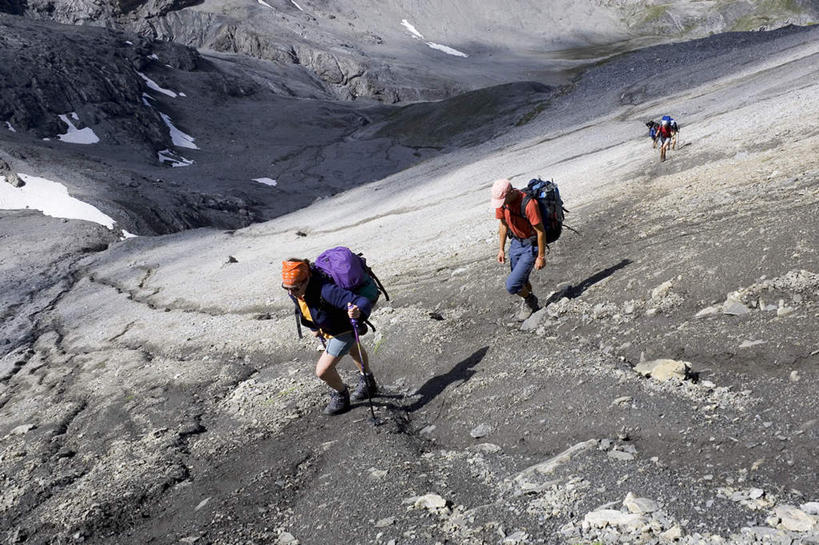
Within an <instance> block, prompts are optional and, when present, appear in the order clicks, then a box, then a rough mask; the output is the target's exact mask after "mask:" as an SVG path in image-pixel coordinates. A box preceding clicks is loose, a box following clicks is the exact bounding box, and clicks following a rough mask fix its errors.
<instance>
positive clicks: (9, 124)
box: [6, 121, 17, 132]
mask: <svg viewBox="0 0 819 545" xmlns="http://www.w3.org/2000/svg"><path fill="white" fill-rule="evenodd" d="M6 128H7V129H8V130H10V131H11V132H17V131H16V130H14V127H12V126H11V122H10V121H6Z"/></svg>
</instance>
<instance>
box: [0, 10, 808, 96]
mask: <svg viewBox="0 0 819 545" xmlns="http://www.w3.org/2000/svg"><path fill="white" fill-rule="evenodd" d="M0 11H5V12H7V13H12V14H15V15H26V16H28V17H32V18H38V19H50V20H53V21H57V22H61V23H68V24H83V25H88V24H91V25H100V26H106V27H118V28H121V29H126V30H129V31H131V32H134V33H137V34H140V35H142V36H144V37H146V38H149V39H161V40H172V41H175V42H178V43H182V44H185V45H190V46H194V47H197V48H207V49H210V50H214V51H220V52H232V53H240V54H242V55H247V56H251V57H255V58H259V59H265V60H270V61H274V62H276V63H279V64H281V65H298V66H299V67H302V68H304V69H305V70H307V71H309V72H310V73H311V74H312V76H313V77H315V78H316V79H317V81H320V82H321V83H322V85H323V86H324V87H325V90H326V91H327V92H330V93H332V94H334V95H335V96H337V97H338V98H342V99H345V100H354V99H356V98H359V97H366V98H372V99H375V100H379V101H382V102H386V103H394V102H407V101H417V100H438V99H441V98H444V97H446V96H451V95H452V94H454V93H457V92H460V91H464V90H469V89H476V88H480V87H484V86H487V85H489V84H490V82H491V81H492V76H491V75H490V73H488V72H487V71H486V70H483V69H482V68H481V67H480V65H479V64H478V65H474V64H473V66H472V67H470V66H469V64H472V63H471V61H468V62H467V63H461V64H455V65H452V70H447V71H443V72H440V71H439V72H437V73H436V71H434V70H429V69H428V60H426V59H425V58H424V57H425V52H424V50H426V51H429V49H428V46H429V44H434V45H435V46H441V45H446V47H450V46H451V47H452V48H456V50H457V48H458V47H461V48H463V49H467V50H469V55H470V56H475V55H481V54H494V55H507V51H508V50H507V46H508V45H507V44H509V43H516V44H518V46H519V47H520V49H521V50H527V51H528V50H531V49H534V48H543V47H544V46H545V48H546V49H547V50H566V49H575V48H578V49H583V48H590V47H598V46H600V45H606V44H613V43H623V42H624V41H627V40H631V39H635V40H638V41H639V40H645V39H650V40H652V41H654V42H657V41H666V40H669V39H690V38H695V37H702V36H707V35H710V34H713V33H717V32H724V31H726V30H756V29H758V28H768V29H770V28H777V27H780V26H783V25H787V24H808V23H811V22H814V21H816V20H817V18H819V7H817V6H816V5H815V2H802V3H787V2H782V3H772V2H763V1H761V0H754V1H749V2H716V3H714V2H709V3H703V2H696V1H694V0H686V1H683V2H674V3H673V4H670V5H663V6H657V5H655V4H654V3H653V2H649V1H648V0H638V1H631V2H611V1H607V0H583V1H579V2H578V1H570V0H560V1H556V2H551V3H550V5H549V6H543V5H542V4H541V3H539V2H533V1H531V0H516V1H514V2H508V3H505V4H504V5H503V7H498V6H496V5H494V4H493V3H489V2H481V1H479V0H471V1H468V2H461V3H459V5H457V6H454V5H449V4H447V3H438V4H436V3H427V4H425V5H422V6H415V7H413V8H410V9H408V8H406V7H405V6H403V5H401V4H399V3H396V4H393V3H385V2H375V1H366V2H361V1H357V2H352V1H349V0H348V1H343V2H334V3H332V4H323V3H316V4H313V5H308V6H301V5H297V3H295V2H288V1H285V0H278V1H273V0H271V1H270V2H264V3H262V2H259V3H256V2H253V3H247V4H245V5H241V6H236V5H233V4H230V3H228V2H226V1H217V2H212V3H208V4H206V5H202V4H201V3H200V2H197V1H195V0H148V1H144V0H123V1H117V2H110V3H107V2H103V3H100V2H94V1H91V0H81V1H74V0H32V1H29V2H25V3H24V2H20V1H19V0H3V2H2V3H0ZM464 13H469V14H470V17H464V16H463V14H464ZM519 14H528V16H524V17H520V16H519ZM404 21H406V22H407V24H408V25H412V28H413V29H415V30H414V32H411V31H410V30H409V29H408V27H406V26H402V23H403V22H404ZM416 27H417V28H416ZM487 28H488V29H490V30H491V32H487ZM544 29H548V31H545V30H544ZM513 38H514V39H513ZM439 42H440V43H439ZM476 42H480V43H481V44H482V45H481V46H480V47H477V48H475V47H470V46H472V44H475V43H476ZM429 47H432V46H429ZM414 49H417V52H416V53H414V54H409V55H406V54H404V55H401V57H400V60H401V61H402V62H398V63H396V62H394V61H395V59H396V58H397V57H396V53H397V52H398V51H402V50H403V52H404V53H408V52H410V51H412V50H414ZM474 49H478V51H474ZM438 51H440V49H439V50H438ZM438 54H439V55H444V56H445V55H446V54H445V53H438ZM514 54H515V55H517V56H518V57H519V59H518V62H517V63H512V64H518V65H519V66H520V69H519V70H518V72H517V74H518V76H517V77H514V78H509V77H507V78H506V81H521V80H525V79H531V73H532V72H530V71H529V70H530V68H531V66H532V65H531V64H530V60H528V59H524V58H523V57H525V55H524V54H521V53H520V52H515V53H514ZM594 54H595V53H593V52H592V51H591V50H589V51H587V52H586V53H584V54H583V56H592V55H594ZM596 54H598V55H599V54H600V51H598V52H597V53H596ZM541 62H542V59H541ZM509 64H510V63H498V65H497V69H498V71H503V72H506V71H508V70H509V68H508V65H509ZM505 65H506V66H505ZM512 70H514V69H512ZM494 81H495V83H499V82H500V81H502V79H500V80H499V79H495V80H494Z"/></svg>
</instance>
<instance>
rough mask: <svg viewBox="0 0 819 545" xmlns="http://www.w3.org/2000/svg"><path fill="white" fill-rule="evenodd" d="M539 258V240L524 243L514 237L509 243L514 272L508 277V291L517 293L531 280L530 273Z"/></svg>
mask: <svg viewBox="0 0 819 545" xmlns="http://www.w3.org/2000/svg"><path fill="white" fill-rule="evenodd" d="M535 259H537V242H534V243H532V244H523V243H521V242H520V241H519V240H518V239H516V238H513V239H512V243H511V244H510V245H509V265H510V266H511V267H512V272H511V273H510V274H509V276H508V277H507V278H506V291H508V292H509V293H511V294H512V295H515V294H517V293H518V292H519V291H520V290H522V289H523V286H525V285H526V283H527V282H528V281H529V273H531V272H532V269H533V268H535Z"/></svg>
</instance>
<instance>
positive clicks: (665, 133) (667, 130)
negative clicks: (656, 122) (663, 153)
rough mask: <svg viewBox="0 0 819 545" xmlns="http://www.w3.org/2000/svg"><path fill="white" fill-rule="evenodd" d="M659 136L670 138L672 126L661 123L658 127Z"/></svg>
mask: <svg viewBox="0 0 819 545" xmlns="http://www.w3.org/2000/svg"><path fill="white" fill-rule="evenodd" d="M657 136H660V137H662V138H670V137H671V127H670V126H668V125H660V127H659V128H658V129H657Z"/></svg>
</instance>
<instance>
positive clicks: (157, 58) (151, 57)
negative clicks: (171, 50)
mask: <svg viewBox="0 0 819 545" xmlns="http://www.w3.org/2000/svg"><path fill="white" fill-rule="evenodd" d="M148 58H149V59H153V60H155V61H158V60H159V57H158V56H157V55H156V53H151V54H150V55H148Z"/></svg>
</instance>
